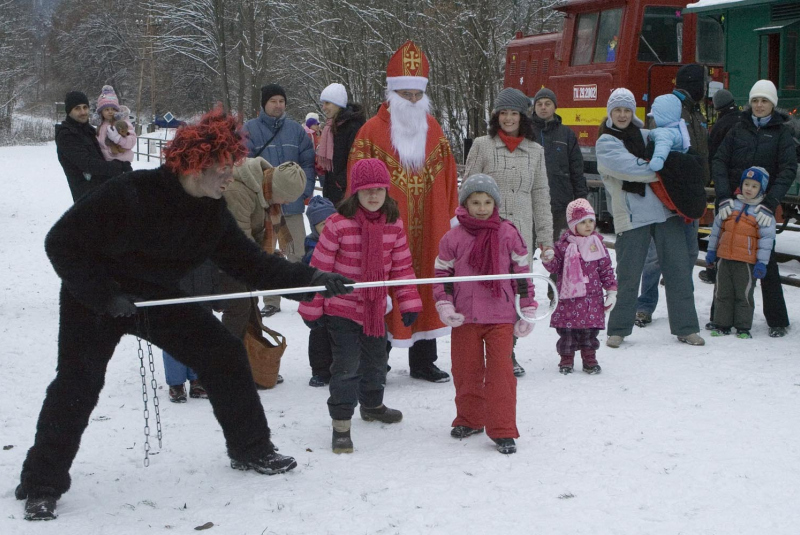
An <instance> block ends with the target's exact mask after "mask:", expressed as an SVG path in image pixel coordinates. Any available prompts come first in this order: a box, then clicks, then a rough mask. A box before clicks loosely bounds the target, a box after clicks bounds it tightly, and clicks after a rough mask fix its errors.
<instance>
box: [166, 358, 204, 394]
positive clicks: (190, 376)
mask: <svg viewBox="0 0 800 535" xmlns="http://www.w3.org/2000/svg"><path fill="white" fill-rule="evenodd" d="M163 357H164V376H165V378H166V380H167V384H168V385H169V386H178V385H182V384H183V383H185V382H186V381H196V380H197V374H196V373H194V370H193V369H191V368H190V367H189V366H186V365H185V364H181V363H180V362H178V361H177V360H175V357H173V356H172V355H170V354H169V353H167V352H166V351H164V354H163Z"/></svg>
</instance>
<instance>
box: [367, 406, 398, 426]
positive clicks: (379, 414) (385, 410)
mask: <svg viewBox="0 0 800 535" xmlns="http://www.w3.org/2000/svg"><path fill="white" fill-rule="evenodd" d="M360 410H361V419H362V420H364V421H365V422H375V421H378V422H383V423H385V424H395V423H397V422H399V421H400V420H402V419H403V413H402V412H400V411H398V410H397V409H390V408H389V407H387V406H386V405H384V404H382V403H381V405H380V407H375V408H374V409H368V408H366V407H365V406H364V405H361V406H360Z"/></svg>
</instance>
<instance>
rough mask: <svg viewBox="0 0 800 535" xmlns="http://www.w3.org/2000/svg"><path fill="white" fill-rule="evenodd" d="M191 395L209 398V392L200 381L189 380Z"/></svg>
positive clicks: (196, 397) (192, 396)
mask: <svg viewBox="0 0 800 535" xmlns="http://www.w3.org/2000/svg"><path fill="white" fill-rule="evenodd" d="M189 397H190V398H195V399H208V392H206V389H205V388H203V385H201V384H200V381H198V380H196V379H195V380H194V381H189Z"/></svg>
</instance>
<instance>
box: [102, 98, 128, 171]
mask: <svg viewBox="0 0 800 535" xmlns="http://www.w3.org/2000/svg"><path fill="white" fill-rule="evenodd" d="M128 113H129V110H128V108H127V107H125V106H120V105H119V99H118V98H117V94H116V93H115V92H114V88H113V87H111V86H110V85H104V86H103V91H102V92H101V93H100V96H99V97H98V98H97V115H99V118H100V121H101V122H100V126H98V127H97V141H98V143H99V144H100V151H101V152H102V153H103V157H104V158H105V159H106V161H107V162H110V161H111V160H121V161H123V162H132V161H133V147H135V146H136V133H135V132H134V129H133V125H132V124H131V123H130V122H129V121H128Z"/></svg>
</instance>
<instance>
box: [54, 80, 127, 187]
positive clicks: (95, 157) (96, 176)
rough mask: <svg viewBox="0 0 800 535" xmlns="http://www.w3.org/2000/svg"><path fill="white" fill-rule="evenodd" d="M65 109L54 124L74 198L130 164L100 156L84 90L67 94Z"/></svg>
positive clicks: (59, 158) (120, 171)
mask: <svg viewBox="0 0 800 535" xmlns="http://www.w3.org/2000/svg"><path fill="white" fill-rule="evenodd" d="M64 109H65V111H66V112H67V118H66V119H65V120H64V121H62V122H61V124H59V125H56V151H57V153H58V161H59V163H60V164H61V167H63V168H64V174H65V175H67V183H68V184H69V190H70V192H71V193H72V200H73V201H77V200H78V199H80V198H81V197H83V196H84V195H86V194H87V193H88V192H90V191H91V190H93V189H95V188H96V187H97V186H99V185H100V184H102V183H103V182H105V181H106V180H108V179H109V178H112V177H115V176H117V175H121V174H122V173H126V172H128V171H130V170H131V164H130V163H129V162H122V161H119V160H112V161H110V162H107V161H106V160H105V158H103V153H102V152H100V145H99V144H98V142H97V132H96V131H95V129H94V127H93V126H92V125H90V124H89V99H88V98H86V95H85V94H84V93H81V92H80V91H70V92H69V93H67V95H66V96H65V97H64Z"/></svg>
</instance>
